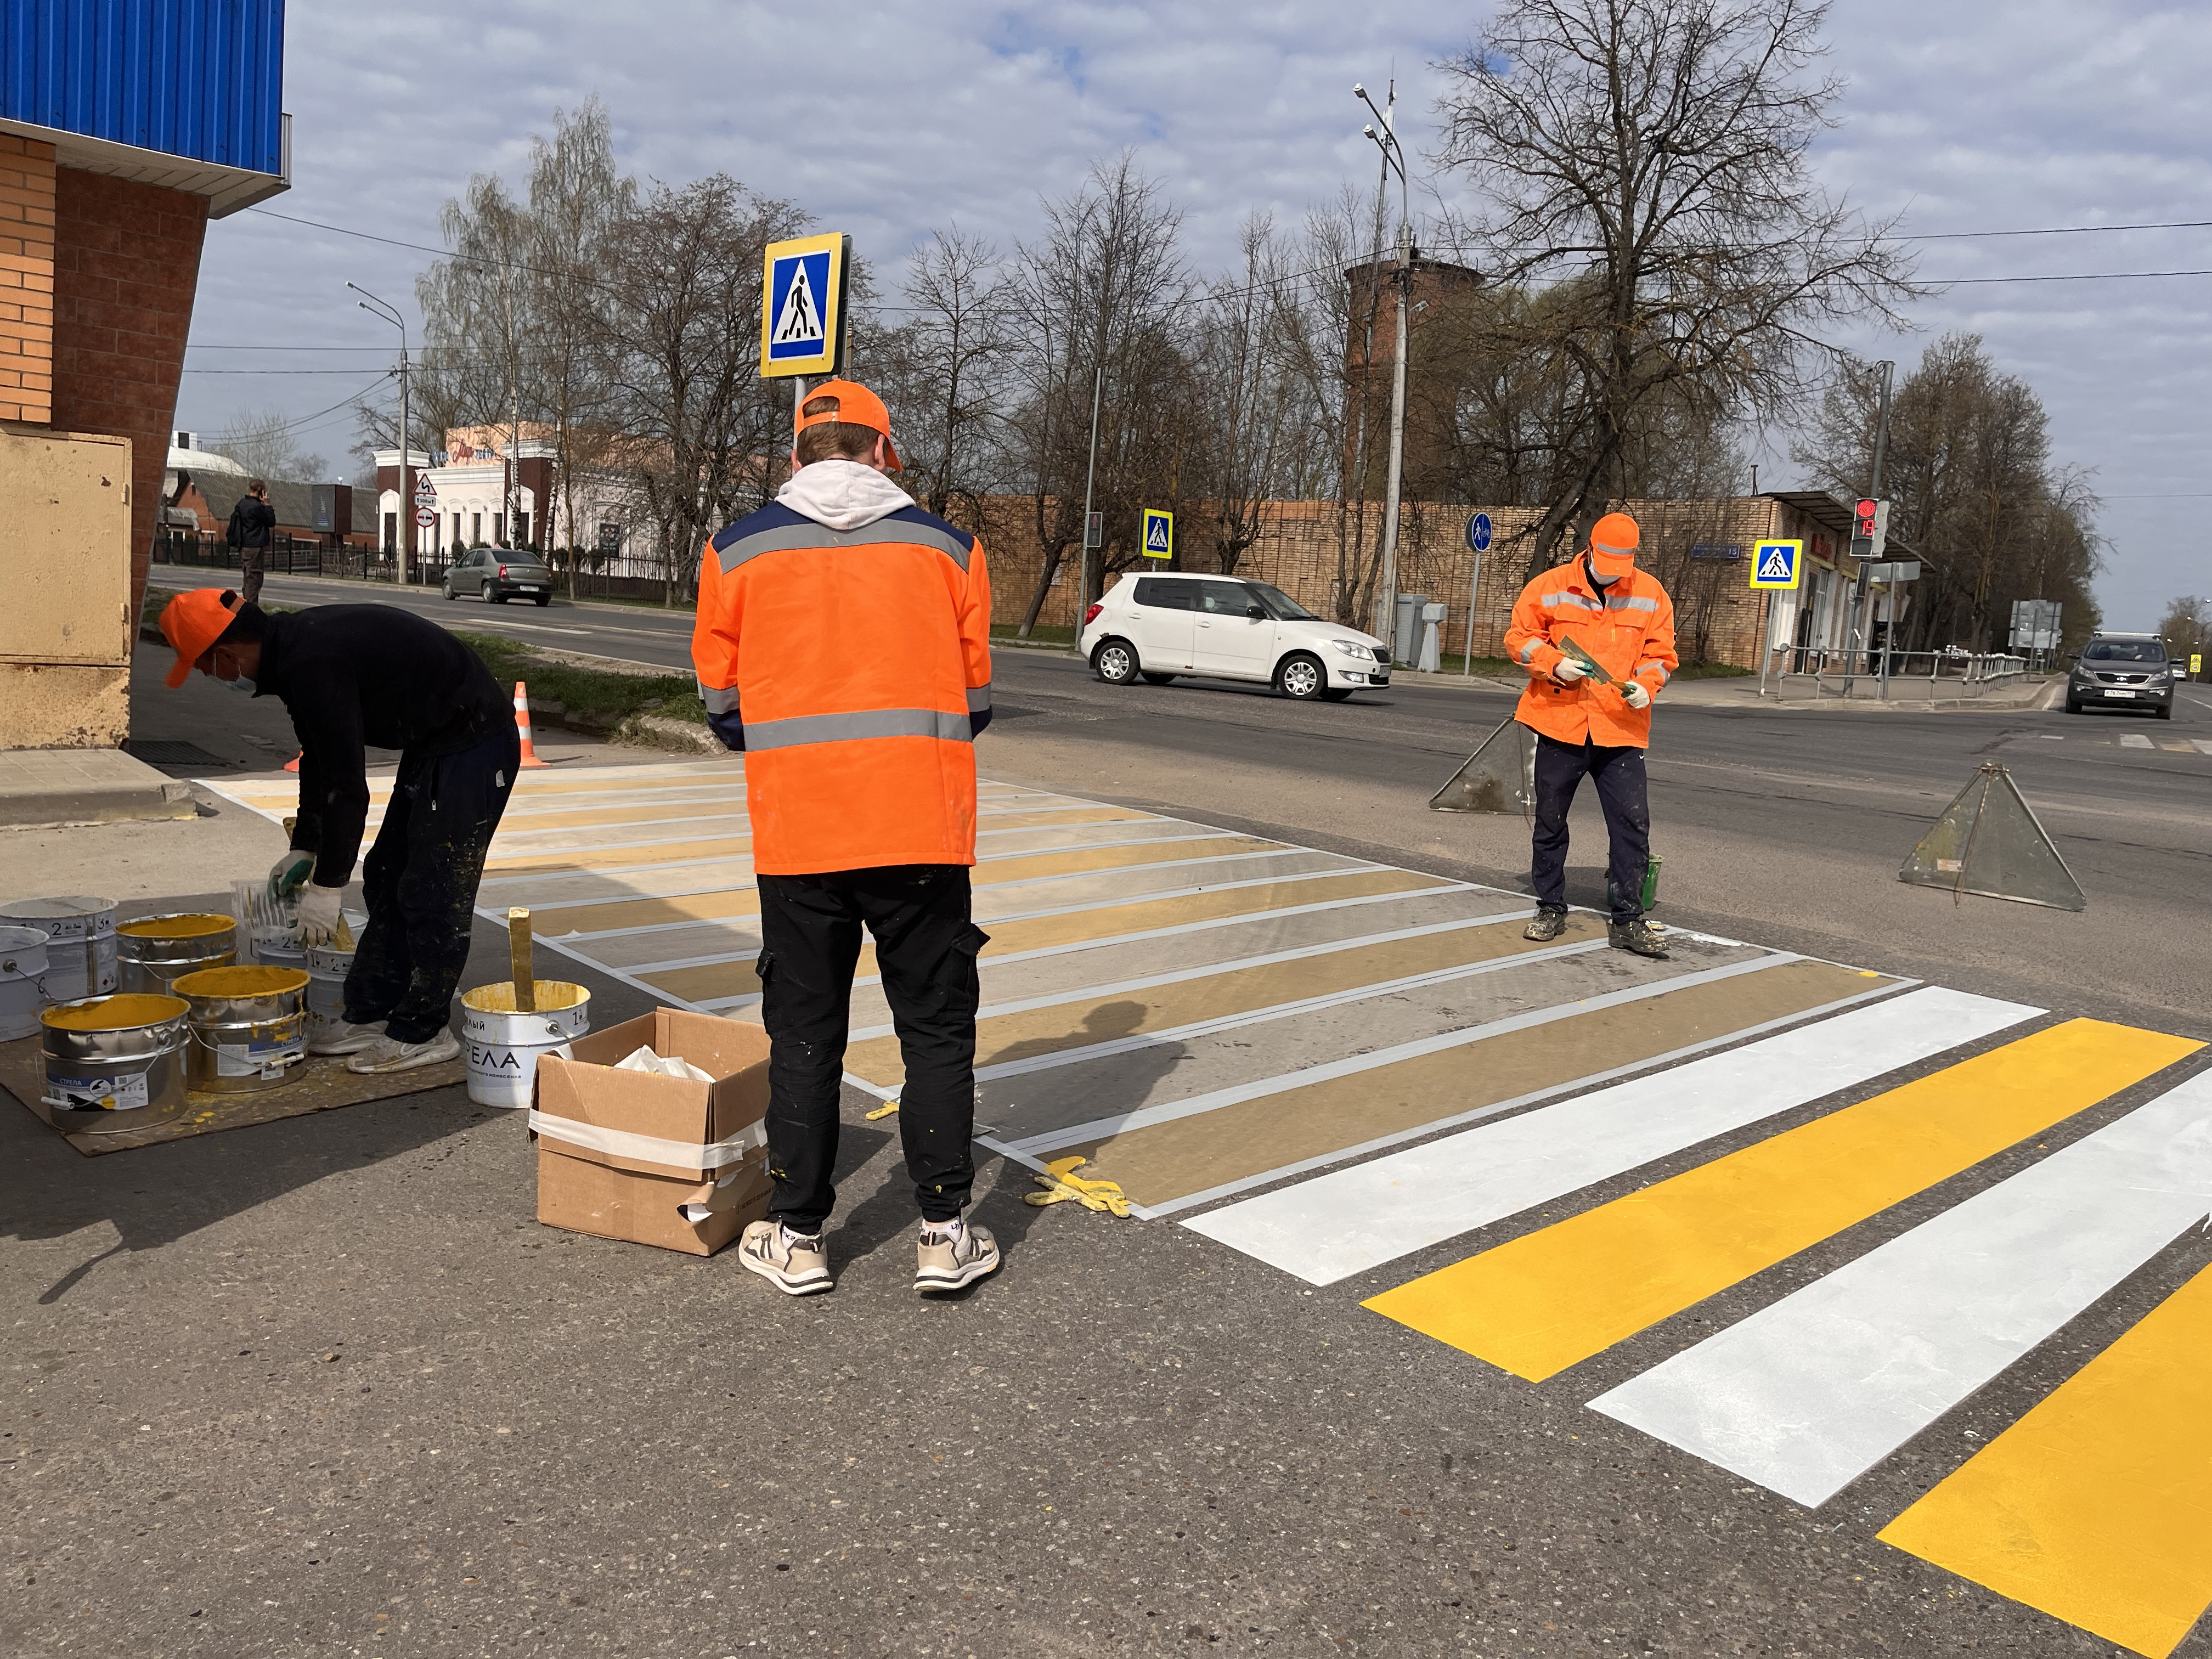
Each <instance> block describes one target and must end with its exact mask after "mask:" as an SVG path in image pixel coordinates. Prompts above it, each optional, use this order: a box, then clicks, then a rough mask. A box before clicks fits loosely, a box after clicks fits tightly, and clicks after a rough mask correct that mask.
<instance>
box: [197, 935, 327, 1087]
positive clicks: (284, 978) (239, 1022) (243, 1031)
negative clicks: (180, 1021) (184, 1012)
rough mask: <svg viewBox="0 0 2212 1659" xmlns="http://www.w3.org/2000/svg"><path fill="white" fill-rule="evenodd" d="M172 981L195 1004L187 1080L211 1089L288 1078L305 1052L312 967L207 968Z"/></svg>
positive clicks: (266, 1084) (259, 1084)
mask: <svg viewBox="0 0 2212 1659" xmlns="http://www.w3.org/2000/svg"><path fill="white" fill-rule="evenodd" d="M170 989H171V990H172V991H173V992H174V993H175V994H177V995H178V996H180V997H182V998H184V999H185V1001H186V1002H187V1003H188V1004H190V1005H191V1045H190V1046H189V1047H188V1048H186V1049H185V1083H186V1084H187V1085H189V1086H190V1087H191V1088H194V1089H197V1090H200V1091H203V1092H204V1093H208V1094H246V1093H250V1092H252V1091H254V1090H257V1089H273V1088H276V1087H277V1086H278V1085H281V1084H284V1083H289V1082H290V1081H291V1079H293V1077H294V1076H295V1074H296V1073H297V1070H298V1067H299V1065H300V1062H301V1060H305V1059H306V1058H307V969H304V968H270V967H267V966H259V965H257V966H250V967H243V968H240V967H230V968H203V969H200V970H199V971H198V972H197V973H193V974H183V975H179V976H178V977H177V978H176V979H175V980H174V981H172V982H171V984H170Z"/></svg>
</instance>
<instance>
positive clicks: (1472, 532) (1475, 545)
mask: <svg viewBox="0 0 2212 1659" xmlns="http://www.w3.org/2000/svg"><path fill="white" fill-rule="evenodd" d="M1490 533H1491V532H1490V514H1488V513H1476V514H1475V515H1474V517H1473V518H1471V519H1469V520H1468V521H1467V545H1468V551H1469V552H1471V553H1473V554H1474V574H1473V575H1472V576H1470V577H1468V580H1467V654H1466V656H1464V657H1463V658H1462V659H1461V660H1460V673H1461V678H1464V679H1473V678H1474V608H1475V606H1477V605H1480V604H1481V603H1482V556H1483V555H1484V554H1485V553H1486V552H1488V551H1489V550H1490Z"/></svg>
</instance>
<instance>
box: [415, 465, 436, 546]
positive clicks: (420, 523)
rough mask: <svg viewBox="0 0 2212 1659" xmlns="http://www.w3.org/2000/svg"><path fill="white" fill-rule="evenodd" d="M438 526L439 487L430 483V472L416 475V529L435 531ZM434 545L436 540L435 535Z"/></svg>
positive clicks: (433, 538)
mask: <svg viewBox="0 0 2212 1659" xmlns="http://www.w3.org/2000/svg"><path fill="white" fill-rule="evenodd" d="M437 526H438V486H437V485H435V484H434V483H431V482H430V475H429V474H428V472H418V473H416V475H415V527H416V529H417V530H429V531H435V530H436V528H437ZM431 539H432V541H433V543H434V544H435V541H436V538H435V535H434V536H433V537H432V538H431Z"/></svg>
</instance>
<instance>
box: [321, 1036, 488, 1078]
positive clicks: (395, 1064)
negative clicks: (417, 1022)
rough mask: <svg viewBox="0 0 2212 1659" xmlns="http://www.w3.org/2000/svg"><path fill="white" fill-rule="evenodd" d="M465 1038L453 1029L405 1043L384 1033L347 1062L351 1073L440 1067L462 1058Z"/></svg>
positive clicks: (347, 1067)
mask: <svg viewBox="0 0 2212 1659" xmlns="http://www.w3.org/2000/svg"><path fill="white" fill-rule="evenodd" d="M460 1054H461V1040H460V1039H459V1037H457V1036H454V1035H453V1033H452V1032H451V1031H441V1032H439V1033H438V1035H437V1036H434V1037H428V1038H425V1039H424V1040H423V1041H422V1042H400V1041H399V1040H398V1038H397V1037H390V1036H380V1037H378V1038H377V1039H376V1040H375V1041H374V1042H370V1043H368V1044H366V1045H365V1046H364V1047H362V1048H360V1049H358V1050H356V1052H355V1054H354V1056H353V1058H352V1059H351V1060H348V1061H346V1070H348V1071H349V1072H411V1071H413V1070H414V1069H415V1068H416V1066H437V1065H441V1064H442V1063H443V1062H445V1061H447V1060H458V1059H459V1058H460Z"/></svg>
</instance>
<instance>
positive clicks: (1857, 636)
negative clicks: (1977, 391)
mask: <svg viewBox="0 0 2212 1659" xmlns="http://www.w3.org/2000/svg"><path fill="white" fill-rule="evenodd" d="M1875 368H1876V369H1878V370H1880V371H1881V382H1880V384H1881V391H1880V393H1879V396H1878V402H1877V404H1876V406H1875V423H1874V476H1873V477H1871V478H1869V480H1868V481H1867V499H1868V500H1869V501H1880V500H1881V473H1882V465H1883V463H1884V462H1885V461H1886V460H1887V459H1888V456H1889V380H1890V376H1891V375H1893V374H1895V373H1896V372H1897V365H1896V364H1895V363H1893V362H1887V361H1886V360H1885V361H1884V362H1879V363H1876V364H1875ZM1852 551H1853V552H1855V553H1856V552H1857V551H1858V547H1857V542H1856V541H1855V542H1854V544H1853V546H1852ZM1874 551H1876V550H1875V549H1874V548H1873V547H1872V544H1870V543H1869V552H1868V553H1867V554H1866V555H1864V556H1862V557H1861V558H1860V559H1859V562H1858V566H1859V568H1858V571H1857V574H1855V575H1854V576H1853V577H1852V578H1851V622H1850V636H1849V637H1848V638H1847V639H1846V640H1845V641H1844V696H1846V697H1848V696H1850V695H1851V680H1852V678H1853V677H1852V671H1851V664H1852V661H1853V659H1854V655H1855V653H1857V650H1858V649H1859V641H1862V640H1863V639H1864V638H1865V637H1866V634H1867V629H1866V626H1865V617H1866V602H1867V560H1868V559H1869V558H1870V557H1871V556H1873V553H1874ZM1891 586H1892V587H1894V586H1895V584H1894V583H1892V584H1891ZM1896 608H1897V602H1896V600H1895V599H1892V600H1891V601H1890V609H1891V611H1892V612H1894V611H1896ZM1888 645H1889V641H1888V637H1887V635H1884V636H1883V640H1882V647H1883V649H1882V665H1881V671H1880V675H1881V681H1882V683H1883V685H1884V688H1885V689H1887V684H1888V681H1889V651H1888Z"/></svg>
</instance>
